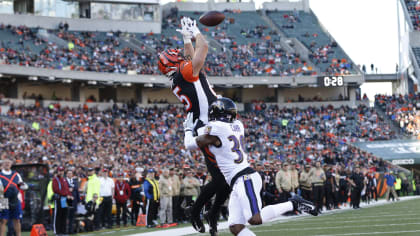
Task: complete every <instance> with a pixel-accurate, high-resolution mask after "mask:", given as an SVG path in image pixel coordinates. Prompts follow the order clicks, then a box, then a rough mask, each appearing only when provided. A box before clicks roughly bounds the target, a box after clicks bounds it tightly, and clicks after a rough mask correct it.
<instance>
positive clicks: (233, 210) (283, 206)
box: [184, 98, 317, 236]
mask: <svg viewBox="0 0 420 236" xmlns="http://www.w3.org/2000/svg"><path fill="white" fill-rule="evenodd" d="M236 116H237V108H236V105H235V103H234V102H233V101H232V100H230V99H229V98H219V99H217V100H216V101H215V102H213V103H212V104H211V105H210V108H209V121H210V122H209V123H208V124H207V126H206V127H205V131H204V134H202V135H200V136H198V137H193V133H192V131H193V129H194V124H193V116H192V114H188V116H187V120H186V121H185V122H184V129H185V138H184V143H185V146H186V148H188V149H197V148H200V149H202V150H203V149H207V151H208V152H209V153H211V155H212V156H213V157H214V158H215V161H216V162H217V165H218V166H219V168H220V170H221V172H222V174H223V176H224V177H225V179H226V182H227V183H228V184H230V186H231V188H232V192H231V194H230V200H229V219H228V222H229V228H230V231H231V232H232V234H234V235H239V236H246V235H255V234H254V233H253V232H252V231H250V230H249V229H248V228H246V227H245V224H246V223H247V222H248V223H250V224H251V225H258V224H262V223H265V222H268V221H271V220H272V219H274V218H277V217H279V216H281V215H282V214H283V213H285V212H288V211H293V210H294V211H305V212H308V213H310V214H312V215H317V214H316V211H315V206H314V205H313V203H311V202H309V201H306V200H303V199H302V198H301V197H299V196H297V195H295V196H293V197H292V198H290V199H289V201H288V202H285V203H280V204H276V205H270V206H266V207H264V208H262V209H261V207H262V203H261V196H260V191H261V187H262V180H261V176H260V175H259V174H258V173H257V172H256V171H255V170H254V169H252V168H251V167H250V166H249V164H248V156H247V154H246V153H245V150H244V145H245V143H244V142H245V139H244V135H245V132H244V126H243V124H242V122H241V121H239V120H237V119H236Z"/></svg>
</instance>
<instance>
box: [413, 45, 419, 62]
mask: <svg viewBox="0 0 420 236" xmlns="http://www.w3.org/2000/svg"><path fill="white" fill-rule="evenodd" d="M413 52H414V56H415V57H416V60H417V64H419V65H420V48H417V47H413Z"/></svg>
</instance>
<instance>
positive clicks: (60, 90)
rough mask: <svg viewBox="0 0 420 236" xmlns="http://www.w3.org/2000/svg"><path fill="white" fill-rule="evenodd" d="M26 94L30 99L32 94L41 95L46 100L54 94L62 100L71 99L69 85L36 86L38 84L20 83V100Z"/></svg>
mask: <svg viewBox="0 0 420 236" xmlns="http://www.w3.org/2000/svg"><path fill="white" fill-rule="evenodd" d="M25 92H26V96H27V97H29V96H31V95H32V94H35V95H36V96H38V95H39V94H41V95H42V97H44V99H51V98H52V96H53V94H55V96H56V97H58V98H61V99H65V100H68V99H71V90H70V86H69V85H65V84H49V85H48V86H45V84H42V85H40V84H36V83H19V84H18V98H23V94H24V93H25Z"/></svg>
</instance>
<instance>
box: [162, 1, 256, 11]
mask: <svg viewBox="0 0 420 236" xmlns="http://www.w3.org/2000/svg"><path fill="white" fill-rule="evenodd" d="M174 6H176V7H177V8H178V10H179V11H199V12H206V11H211V10H216V11H224V10H241V11H255V10H256V9H255V4H254V3H253V2H242V3H239V2H218V3H211V2H210V1H208V2H171V3H168V4H165V5H164V6H163V10H166V9H170V8H172V7H174Z"/></svg>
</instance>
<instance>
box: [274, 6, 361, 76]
mask: <svg viewBox="0 0 420 236" xmlns="http://www.w3.org/2000/svg"><path fill="white" fill-rule="evenodd" d="M297 14H298V17H297V18H298V19H297V20H296V21H295V22H290V21H289V18H288V17H287V16H293V15H294V12H293V11H272V12H267V16H268V17H270V18H271V20H272V21H273V22H274V23H275V24H276V25H277V27H278V29H279V30H281V31H282V32H283V33H284V34H285V35H287V37H290V38H296V39H298V40H299V41H300V42H302V43H303V45H305V47H306V48H308V49H309V51H313V49H316V48H319V47H322V46H325V45H331V44H332V43H333V42H334V43H336V42H335V41H334V40H333V39H332V37H331V36H330V35H329V34H328V33H327V32H326V31H325V30H324V29H323V27H322V25H321V23H320V22H319V21H318V19H317V17H316V16H315V14H314V13H313V12H312V11H311V12H309V13H307V12H304V11H298V12H297ZM333 58H335V59H346V60H347V61H350V59H349V57H348V56H347V55H346V54H345V52H344V51H343V50H342V49H341V47H340V46H339V45H336V47H334V48H333V50H331V52H329V55H328V62H321V63H315V64H317V67H319V68H320V70H321V71H325V70H326V69H327V68H328V67H329V65H330V64H331V61H332V59H333ZM352 71H354V68H353V70H352Z"/></svg>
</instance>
